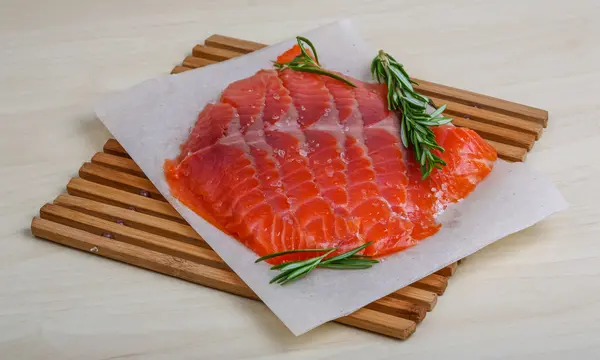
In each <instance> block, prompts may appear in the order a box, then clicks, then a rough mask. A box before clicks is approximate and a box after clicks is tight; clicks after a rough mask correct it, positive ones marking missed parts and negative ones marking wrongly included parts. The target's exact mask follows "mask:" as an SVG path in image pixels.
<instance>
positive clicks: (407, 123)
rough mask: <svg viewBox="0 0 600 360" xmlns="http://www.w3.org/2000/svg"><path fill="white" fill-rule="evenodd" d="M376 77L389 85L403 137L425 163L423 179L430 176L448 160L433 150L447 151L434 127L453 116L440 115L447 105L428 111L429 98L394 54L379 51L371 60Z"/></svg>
mask: <svg viewBox="0 0 600 360" xmlns="http://www.w3.org/2000/svg"><path fill="white" fill-rule="evenodd" d="M371 74H372V75H373V78H374V79H376V80H377V81H378V82H380V83H384V84H386V85H387V87H388V94H387V99H388V107H389V109H390V110H394V111H399V112H401V121H400V138H401V139H402V144H403V145H404V146H405V147H407V148H408V147H409V146H412V148H413V150H414V153H415V159H416V160H417V161H418V162H419V164H420V166H421V174H422V178H423V179H425V178H427V177H428V176H429V175H430V174H431V172H432V171H433V170H434V169H436V168H437V169H441V168H442V166H445V165H446V163H445V162H444V160H442V159H441V158H440V157H439V156H437V155H436V154H434V153H433V152H432V150H438V151H440V152H444V148H443V147H441V146H440V145H439V144H438V143H437V141H436V139H435V136H434V133H433V131H432V130H431V129H430V128H429V127H430V126H439V125H443V124H448V123H449V122H451V121H452V119H450V118H447V117H440V116H439V115H440V114H442V112H443V111H444V110H445V109H446V105H444V106H442V107H440V108H438V109H437V110H436V111H434V112H433V113H431V114H428V113H427V104H428V103H429V102H430V101H429V99H428V98H427V97H426V96H424V95H421V94H419V93H417V92H416V91H415V89H414V88H413V84H417V83H416V82H415V81H413V80H411V78H410V76H408V73H406V71H405V70H404V67H403V66H402V64H400V63H399V62H398V61H396V59H394V58H393V57H392V56H391V55H389V54H387V53H386V52H384V51H383V50H379V53H378V54H377V56H376V57H375V58H374V59H373V61H372V62H371Z"/></svg>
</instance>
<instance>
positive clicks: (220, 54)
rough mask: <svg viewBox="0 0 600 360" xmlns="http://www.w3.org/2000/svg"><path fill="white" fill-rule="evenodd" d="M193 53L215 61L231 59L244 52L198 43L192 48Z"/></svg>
mask: <svg viewBox="0 0 600 360" xmlns="http://www.w3.org/2000/svg"><path fill="white" fill-rule="evenodd" d="M192 55H193V56H195V57H199V58H204V59H208V60H214V61H224V60H229V59H232V58H234V57H238V56H242V55H244V54H243V53H239V52H236V51H231V50H225V49H220V48H216V47H210V46H205V45H196V46H194V48H193V49H192Z"/></svg>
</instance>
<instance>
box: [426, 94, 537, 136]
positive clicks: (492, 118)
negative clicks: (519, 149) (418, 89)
mask: <svg viewBox="0 0 600 360" xmlns="http://www.w3.org/2000/svg"><path fill="white" fill-rule="evenodd" d="M429 99H430V100H431V101H432V102H433V104H434V105H435V106H436V107H440V106H442V105H444V104H445V105H446V110H445V111H444V113H445V114H446V115H449V116H452V115H457V116H460V117H463V118H465V119H472V120H475V121H479V122H483V123H486V124H490V125H496V126H499V127H503V128H507V129H511V130H515V131H520V132H524V133H529V134H532V135H535V139H536V140H538V139H539V138H540V136H542V132H543V130H544V127H543V126H542V125H541V124H539V123H537V122H533V121H529V120H522V119H519V118H515V117H512V116H508V115H504V114H502V113H497V112H493V111H489V110H484V109H481V108H479V107H475V106H469V105H464V104H461V103H458V102H455V101H449V100H444V99H441V98H439V97H434V96H429Z"/></svg>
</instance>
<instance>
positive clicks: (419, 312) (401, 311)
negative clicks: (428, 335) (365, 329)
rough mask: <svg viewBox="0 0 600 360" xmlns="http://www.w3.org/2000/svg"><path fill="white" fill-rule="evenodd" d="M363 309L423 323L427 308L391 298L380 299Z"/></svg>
mask: <svg viewBox="0 0 600 360" xmlns="http://www.w3.org/2000/svg"><path fill="white" fill-rule="evenodd" d="M365 307H366V308H367V309H373V310H377V311H380V312H384V313H386V314H390V315H395V316H398V317H401V318H405V319H408V320H412V321H414V322H416V323H420V322H421V321H423V319H425V316H426V315H427V308H426V307H425V306H423V305H418V304H415V303H412V302H410V301H406V300H401V299H397V298H394V297H391V296H386V297H384V298H381V299H379V300H377V301H374V302H372V303H370V304H368V305H367V306H365Z"/></svg>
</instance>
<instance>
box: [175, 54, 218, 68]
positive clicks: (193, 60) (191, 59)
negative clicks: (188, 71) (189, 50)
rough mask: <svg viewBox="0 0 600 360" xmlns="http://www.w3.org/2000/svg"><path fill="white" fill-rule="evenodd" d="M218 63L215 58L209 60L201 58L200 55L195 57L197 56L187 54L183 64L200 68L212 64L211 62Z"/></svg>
mask: <svg viewBox="0 0 600 360" xmlns="http://www.w3.org/2000/svg"><path fill="white" fill-rule="evenodd" d="M215 63H217V61H215V60H209V59H203V58H199V57H195V56H186V58H185V59H183V63H182V64H181V65H183V66H185V67H188V68H192V69H195V68H199V67H203V66H206V65H211V64H215Z"/></svg>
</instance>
